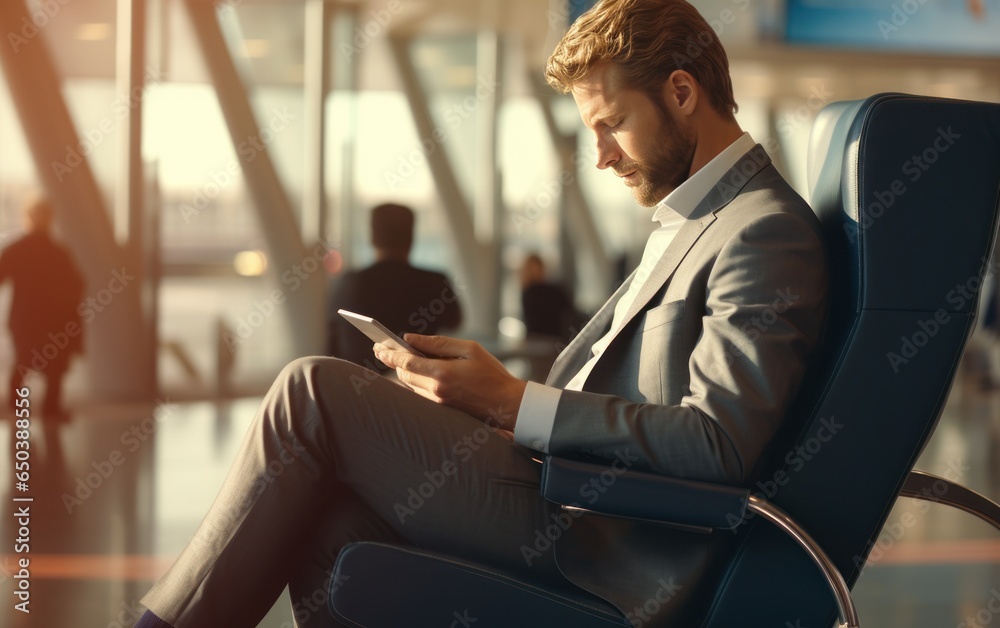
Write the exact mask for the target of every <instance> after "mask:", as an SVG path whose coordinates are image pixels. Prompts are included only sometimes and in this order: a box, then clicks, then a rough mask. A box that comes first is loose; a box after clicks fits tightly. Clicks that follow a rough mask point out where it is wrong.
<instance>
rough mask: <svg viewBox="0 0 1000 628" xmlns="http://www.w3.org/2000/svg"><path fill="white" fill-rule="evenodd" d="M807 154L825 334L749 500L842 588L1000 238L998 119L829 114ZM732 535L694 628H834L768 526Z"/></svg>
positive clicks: (955, 346) (865, 547)
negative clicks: (791, 531) (840, 578)
mask: <svg viewBox="0 0 1000 628" xmlns="http://www.w3.org/2000/svg"><path fill="white" fill-rule="evenodd" d="M810 144H811V146H810V179H811V185H812V198H811V201H810V202H811V204H812V206H813V208H814V210H815V211H816V213H817V215H818V216H819V217H820V220H821V222H822V223H823V225H824V229H825V231H826V234H827V244H828V247H829V251H830V256H831V268H832V275H833V278H832V281H833V286H832V289H833V292H832V301H831V304H832V310H831V318H830V325H829V329H828V333H827V340H826V347H825V349H824V351H823V353H822V355H821V356H819V359H818V360H817V363H816V365H815V367H814V368H813V369H812V371H811V372H810V374H809V376H808V377H807V382H806V383H805V384H804V386H803V390H802V393H801V394H800V395H799V399H798V401H797V403H796V411H795V412H794V413H793V414H792V415H791V416H790V417H789V423H788V425H789V429H788V430H786V432H785V435H784V440H783V441H779V442H777V443H776V444H775V446H774V448H773V450H772V451H771V452H769V453H768V455H767V456H765V462H764V463H763V464H762V465H761V466H760V468H759V470H758V473H757V474H756V475H757V477H756V479H755V481H754V485H753V492H754V493H755V494H758V495H763V496H765V497H767V498H768V499H769V500H770V501H772V502H773V503H775V504H776V505H778V506H779V507H780V508H782V509H784V510H785V511H786V512H788V513H789V514H790V515H791V516H792V517H794V518H795V519H796V520H797V521H798V522H799V523H800V524H801V525H802V526H803V527H804V528H805V529H806V530H807V531H808V532H809V533H810V534H811V535H812V536H813V537H814V539H815V540H816V541H818V542H819V544H820V545H821V546H822V547H823V549H824V550H825V551H826V553H827V554H828V555H829V557H830V558H831V559H832V560H833V562H834V563H835V564H836V565H837V567H838V568H839V569H840V571H841V573H842V574H843V575H844V578H845V579H846V580H847V582H848V584H850V585H853V584H854V583H855V582H856V581H857V578H858V576H859V574H860V572H861V569H862V567H863V566H864V563H865V559H866V557H867V556H868V553H869V551H870V549H871V547H872V546H873V544H874V543H875V542H876V541H877V539H878V535H879V533H880V530H881V529H882V526H883V525H884V523H885V521H886V518H887V516H888V514H889V511H890V509H891V508H892V506H893V503H894V502H895V500H896V497H897V496H898V494H899V490H900V488H901V486H902V484H903V481H904V480H905V478H906V476H907V474H908V473H909V471H910V470H911V469H912V468H913V465H914V463H915V462H916V459H917V456H918V455H919V453H920V451H921V450H922V448H923V447H924V445H925V443H926V442H927V440H928V438H929V437H930V435H931V433H932V432H933V430H934V427H935V425H936V424H937V421H938V418H939V417H940V415H941V411H942V409H943V407H944V404H945V400H946V398H947V396H948V392H949V389H950V388H951V384H952V381H953V379H954V376H955V373H956V370H957V367H958V363H959V360H960V358H961V355H962V352H963V351H964V348H965V344H966V342H967V340H968V337H969V335H970V334H971V331H972V329H973V326H974V319H975V316H976V310H977V306H978V300H977V297H978V291H979V287H980V286H982V284H983V281H984V279H985V276H986V274H987V273H988V272H989V271H990V264H989V262H990V259H991V257H992V252H993V244H994V241H995V234H996V230H997V224H998V223H997V220H998V194H1000V105H997V104H987V103H976V102H965V101H956V100H944V99H938V98H927V97H921V96H909V95H905V94H880V95H876V96H872V97H871V98H868V99H867V100H864V101H857V102H849V103H835V104H832V105H830V106H828V107H827V108H825V109H824V110H823V111H822V112H821V113H820V115H819V117H818V119H817V121H816V123H815V125H814V127H813V135H812V139H811V142H810ZM737 534H738V535H739V537H738V540H737V544H738V548H737V551H736V553H735V555H734V558H733V560H732V561H731V563H730V564H729V565H728V567H727V569H726V571H725V575H724V579H723V581H722V584H721V586H720V587H719V589H718V591H717V593H716V596H715V599H714V601H713V604H712V607H711V610H710V612H709V615H708V619H707V620H706V622H705V624H704V625H705V626H711V627H719V628H722V627H730V626H737V625H742V626H769V627H770V626H776V627H777V626H780V627H784V626H800V625H801V626H829V625H831V624H832V623H833V622H834V620H835V618H836V607H835V604H834V600H833V597H832V595H831V593H830V590H829V587H828V586H827V584H826V582H825V580H823V578H822V577H821V576H820V574H819V572H818V571H817V569H816V568H815V567H814V566H813V564H812V563H811V562H810V560H809V558H808V557H807V556H806V555H805V554H804V552H803V551H802V550H801V549H800V548H798V547H797V546H796V545H795V544H794V543H793V542H791V541H790V540H788V539H787V538H786V537H785V536H784V535H783V533H781V532H779V531H777V529H776V528H774V527H773V526H772V525H770V524H769V523H768V522H765V521H759V520H749V521H748V522H747V523H746V524H745V525H743V526H741V527H740V528H739V530H738V531H737ZM861 619H862V622H863V621H864V618H861Z"/></svg>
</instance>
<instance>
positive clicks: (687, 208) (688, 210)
mask: <svg viewBox="0 0 1000 628" xmlns="http://www.w3.org/2000/svg"><path fill="white" fill-rule="evenodd" d="M754 145H755V142H754V141H753V139H752V138H751V137H750V134H749V133H744V134H743V135H742V136H740V137H739V139H737V140H736V141H735V142H733V143H732V144H730V145H729V146H728V147H726V149H725V150H723V151H722V152H721V153H719V154H718V155H716V156H715V158H714V159H712V161H710V162H708V163H707V164H705V166H704V167H703V168H701V169H700V170H698V171H697V172H695V173H694V174H693V175H691V176H690V177H689V178H688V179H687V180H686V181H685V182H684V183H682V184H681V185H679V186H678V187H677V189H675V190H674V191H673V192H671V193H670V194H668V195H667V197H666V198H665V199H663V200H662V201H660V202H659V203H658V204H657V206H656V211H655V212H654V213H653V217H652V220H653V222H659V223H660V227H659V228H658V229H656V230H655V231H653V233H651V234H650V235H649V239H648V240H647V241H646V248H645V250H644V251H643V253H642V261H640V262H639V267H638V271H637V272H636V273H635V276H634V278H633V279H632V283H630V284H629V287H628V291H627V292H626V293H625V294H624V295H622V298H621V299H620V300H619V301H618V303H617V304H616V305H615V314H614V317H613V319H612V321H611V327H610V328H609V329H608V332H607V333H606V334H604V336H603V337H602V338H601V339H600V340H598V341H597V342H595V343H594V344H593V346H592V347H591V356H590V359H589V360H587V362H586V364H584V365H583V368H581V369H580V370H579V371H578V372H577V373H576V375H575V376H573V379H571V380H570V381H569V383H568V384H566V388H565V389H566V390H583V385H584V383H586V381H587V377H589V376H590V372H591V371H592V370H594V366H595V365H596V364H597V361H598V360H600V359H601V356H602V355H603V354H604V351H605V350H606V349H607V348H608V345H609V344H611V341H612V340H614V338H615V336H617V335H618V332H619V331H620V330H621V327H622V324H623V323H624V320H623V319H624V318H625V313H626V312H628V310H629V307H631V305H632V303H633V302H634V301H635V298H636V296H637V295H638V294H639V291H640V290H641V289H642V286H643V284H645V283H646V279H647V278H648V277H649V274H650V273H651V272H652V270H653V268H654V267H655V266H656V263H657V262H658V261H659V260H660V258H661V257H662V256H663V253H664V252H665V251H666V250H667V247H668V246H670V243H671V242H672V241H673V239H674V236H676V235H677V232H678V231H679V230H680V228H681V226H682V225H683V224H684V221H685V220H687V218H688V217H689V216H690V215H691V214H692V213H693V212H694V210H695V209H696V208H697V207H698V204H699V203H701V201H702V200H703V199H704V198H705V197H706V196H707V195H708V193H709V192H710V191H711V190H712V188H713V187H715V185H716V184H717V183H718V182H719V181H720V180H721V179H722V177H723V176H724V175H725V174H726V173H727V172H729V169H730V168H732V167H733V166H735V165H736V164H737V163H738V162H739V160H740V159H741V158H742V157H743V155H745V154H746V153H747V152H749V151H750V149H752V148H753V147H754ZM561 395H562V389H560V388H555V387H552V386H545V385H542V384H539V383H537V382H528V386H527V388H525V390H524V396H523V397H522V398H521V406H520V408H519V409H518V413H517V423H516V424H515V426H514V440H515V441H516V442H518V443H520V444H521V445H524V446H525V447H529V448H531V449H534V450H536V451H541V452H543V453H548V450H549V439H550V438H551V436H552V426H553V424H554V423H555V418H556V408H557V407H558V405H559V397H560V396H561Z"/></svg>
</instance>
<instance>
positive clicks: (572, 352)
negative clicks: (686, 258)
mask: <svg viewBox="0 0 1000 628" xmlns="http://www.w3.org/2000/svg"><path fill="white" fill-rule="evenodd" d="M636 272H638V269H637V270H633V271H632V274H631V275H629V276H628V278H626V279H625V281H623V282H622V285H620V286H618V289H617V290H615V293H614V294H612V295H611V298H609V299H608V300H607V301H605V302H604V305H602V306H601V309H599V310H598V311H597V314H594V316H593V318H591V319H590V320H589V321H587V324H586V325H584V326H583V329H581V330H580V333H578V334H577V335H576V337H575V338H573V340H572V341H571V342H570V343H569V344H568V345H567V346H566V348H565V349H563V350H562V352H560V353H559V356H558V357H557V358H556V360H555V362H554V363H553V364H552V369H551V370H549V375H548V377H546V378H545V384H546V385H547V386H557V387H559V388H562V387H563V386H565V385H566V384H568V383H569V380H571V379H573V376H574V375H576V372H577V371H579V370H580V369H581V368H583V365H584V364H586V363H587V360H589V359H590V354H591V351H590V350H591V347H593V345H594V343H595V342H597V341H598V340H600V339H601V336H603V335H604V334H605V333H606V332H607V331H608V327H609V326H610V325H611V321H612V319H613V318H614V316H615V307H616V306H617V305H618V301H620V300H621V298H622V297H623V296H625V293H626V292H628V287H629V284H631V283H632V280H633V279H634V278H635V275H636Z"/></svg>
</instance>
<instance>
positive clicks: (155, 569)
mask: <svg viewBox="0 0 1000 628" xmlns="http://www.w3.org/2000/svg"><path fill="white" fill-rule="evenodd" d="M973 388H974V387H972V386H965V387H959V388H957V389H956V392H955V393H954V394H953V395H952V398H951V400H950V401H949V405H948V408H947V410H946V412H945V416H944V417H943V418H942V421H941V423H940V425H939V427H938V430H937V432H936V433H935V435H934V437H933V439H932V441H931V443H930V445H929V446H928V448H927V450H926V451H925V452H924V454H923V456H922V458H921V461H920V463H919V464H918V468H921V469H923V470H926V471H929V472H933V473H939V474H946V473H948V472H949V471H951V472H952V473H953V474H954V473H959V474H960V475H961V480H962V482H963V483H964V484H966V485H967V486H969V487H970V488H973V489H975V490H977V491H980V492H982V493H983V494H985V495H988V496H990V497H992V498H994V499H998V498H1000V456H998V451H1000V392H980V391H976V390H973ZM964 389H968V390H964ZM258 401H259V400H258V399H246V400H236V401H231V402H220V403H211V402H202V403H183V404H176V405H168V406H163V407H161V408H159V409H158V410H156V409H154V408H151V407H144V406H124V405H119V406H114V407H100V408H97V407H95V408H89V409H84V410H82V411H80V412H78V413H77V414H76V416H75V417H74V420H73V421H72V423H70V424H69V425H67V426H64V427H62V428H60V430H59V433H58V435H57V436H56V438H55V439H53V438H52V436H53V435H51V434H50V435H46V436H48V437H49V438H48V442H44V441H45V440H46V439H44V438H43V435H42V434H40V433H36V434H33V436H32V450H31V451H32V455H33V458H32V469H31V471H32V476H31V483H30V491H29V493H28V494H30V495H32V496H33V497H34V502H32V504H31V506H32V507H31V523H30V545H31V554H30V560H31V564H30V566H31V580H30V589H29V590H30V593H31V598H30V600H31V601H30V609H31V613H30V615H25V614H23V613H20V612H18V611H16V610H14V609H13V605H14V603H15V602H16V600H15V598H14V597H13V595H12V591H13V589H14V587H15V586H17V584H16V583H17V582H18V579H17V578H15V577H14V576H15V575H16V572H17V567H16V565H15V562H14V559H15V557H14V556H12V553H13V552H14V548H13V540H14V538H15V536H16V533H17V530H16V529H15V526H12V522H14V517H13V512H12V511H13V506H14V502H12V500H11V497H12V496H16V495H12V494H11V493H12V492H14V489H13V486H14V482H15V480H14V478H13V477H12V471H11V466H12V465H11V464H10V463H9V462H7V460H9V454H8V455H5V456H3V457H2V458H0V459H3V460H5V462H4V463H3V464H2V465H0V487H2V491H0V492H2V494H3V500H4V504H6V506H4V512H3V515H2V525H0V538H2V540H3V543H2V546H0V547H3V548H4V549H3V550H2V552H3V553H6V557H5V558H4V559H3V562H2V563H0V600H3V607H2V608H0V626H10V627H11V628H15V627H21V626H32V627H46V628H62V627H72V628H77V627H81V628H89V627H95V628H104V627H105V626H107V627H108V628H128V627H131V626H132V624H133V623H134V622H135V620H136V618H137V616H138V614H139V612H140V609H139V607H138V600H139V599H140V598H141V597H142V595H143V594H144V593H145V591H146V590H147V589H148V587H149V586H150V584H151V582H152V581H153V580H154V579H155V578H156V577H157V576H158V575H159V574H161V573H162V572H163V571H164V570H165V569H166V568H167V567H168V566H169V564H170V563H171V560H172V557H173V556H175V555H176V554H177V553H178V552H179V551H180V549H181V548H182V547H183V545H184V544H185V542H186V540H187V538H188V537H189V536H190V535H191V534H192V533H193V531H194V529H195V527H196V526H197V525H198V523H199V521H200V520H201V517H202V516H203V514H204V513H205V512H206V510H207V509H208V506H209V504H210V503H211V501H212V499H213V498H214V496H215V493H216V491H217V490H218V487H219V485H220V484H221V482H222V480H223V476H224V474H225V472H226V469H227V467H228V465H229V462H230V460H231V459H232V457H233V455H234V453H235V451H236V448H237V447H238V445H239V442H240V440H241V438H242V434H243V433H244V430H245V429H246V426H247V424H248V423H249V421H250V420H251V417H252V415H253V413H254V411H255V410H256V407H257V404H258ZM4 426H5V427H8V428H9V423H6V424H4ZM9 443H10V435H9V433H8V430H2V433H0V447H2V449H0V451H3V452H9V451H10V450H9V446H10V445H9ZM53 444H58V445H59V446H60V447H61V454H60V452H59V451H58V448H56V447H53ZM43 460H45V461H46V462H45V464H42V461H43ZM60 460H61V462H60ZM40 465H41V466H40ZM956 469H958V470H957V471H956ZM907 513H909V515H907ZM903 522H906V525H904V523H903ZM234 594H238V593H236V592H234ZM855 595H856V599H857V601H858V604H859V612H860V615H861V618H862V625H864V626H878V627H886V626H893V627H894V626H900V627H907V628H941V627H947V628H951V627H956V628H973V627H979V626H998V627H1000V612H997V611H998V609H1000V533H998V532H996V531H994V530H992V529H991V528H990V527H989V526H988V525H986V524H984V523H982V522H979V521H977V520H975V519H974V518H972V517H971V516H968V515H966V514H963V513H960V512H956V511H951V510H950V509H946V508H944V507H941V506H931V507H930V508H926V507H923V506H921V505H919V504H917V503H915V502H912V501H910V500H900V502H899V503H898V504H897V506H896V508H895V510H894V511H893V513H892V515H891V516H890V518H889V524H888V525H887V527H886V532H885V533H884V534H883V539H882V541H881V543H880V546H879V549H878V550H877V551H876V552H875V553H873V555H872V560H871V563H870V565H869V567H868V568H867V569H866V571H865V572H864V574H863V575H862V577H861V579H860V581H859V583H858V584H857V586H856V587H855ZM260 625H261V626H266V627H268V628H291V626H292V623H291V614H290V612H289V610H288V600H287V597H283V598H282V599H279V600H278V602H277V603H276V604H275V606H274V608H273V609H272V610H271V612H270V613H269V615H268V616H267V617H266V618H265V619H264V621H263V622H261V624H260Z"/></svg>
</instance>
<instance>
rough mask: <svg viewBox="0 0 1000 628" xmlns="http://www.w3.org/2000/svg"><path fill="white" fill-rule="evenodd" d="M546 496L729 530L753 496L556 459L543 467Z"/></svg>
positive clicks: (624, 514)
mask: <svg viewBox="0 0 1000 628" xmlns="http://www.w3.org/2000/svg"><path fill="white" fill-rule="evenodd" d="M617 462H618V461H616V463H617ZM541 493H542V497H544V498H545V499H547V500H549V501H551V502H555V503H557V504H562V505H563V506H564V507H568V508H579V509H584V510H589V511H592V512H596V513H601V514H604V515H611V516H615V517H628V518H631V519H643V520H647V521H655V522H660V523H669V524H675V525H686V526H696V527H700V528H715V529H726V530H728V529H732V528H735V527H736V526H738V525H739V524H740V523H741V522H742V521H743V519H744V516H745V515H746V510H747V503H748V500H749V498H750V490H749V489H745V488H739V487H735V486H723V485H721V484H711V483H709V482H695V481H692V480H679V479H677V478H671V477H668V476H665V475H658V474H655V473H648V472H644V471H633V470H630V469H628V468H627V467H625V466H624V465H622V466H620V467H619V466H616V464H612V465H610V466H609V465H605V464H594V463H590V462H580V461H578V460H567V459H565V458H555V457H553V456H549V457H547V458H546V459H545V463H544V465H543V467H542V485H541Z"/></svg>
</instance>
